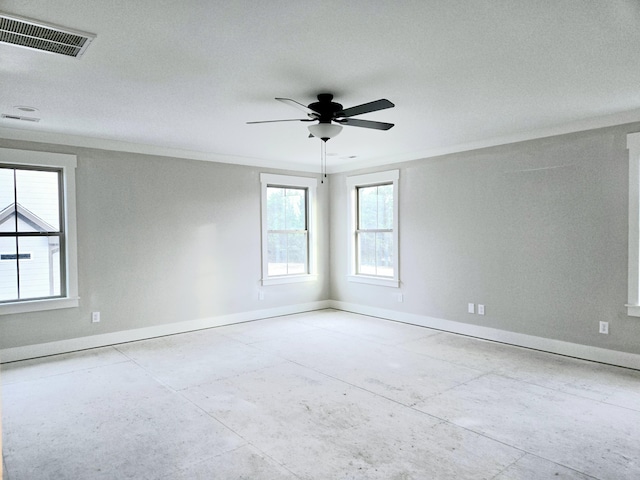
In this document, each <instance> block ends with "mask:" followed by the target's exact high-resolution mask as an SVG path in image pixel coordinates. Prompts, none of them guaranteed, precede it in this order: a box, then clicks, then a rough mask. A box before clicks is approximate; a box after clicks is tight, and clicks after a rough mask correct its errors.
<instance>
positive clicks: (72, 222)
mask: <svg viewBox="0 0 640 480" xmlns="http://www.w3.org/2000/svg"><path fill="white" fill-rule="evenodd" d="M0 163H2V164H8V165H16V166H20V165H25V166H30V167H36V168H37V167H45V168H46V167H50V168H51V167H53V168H61V169H62V181H63V192H62V195H64V197H63V199H64V208H65V216H64V220H65V244H66V255H65V261H66V263H65V270H66V282H67V283H66V289H65V290H66V296H64V297H59V298H46V299H40V300H18V301H15V302H6V303H0V315H9V314H15V313H27V312H37V311H43V310H55V309H59V308H73V307H77V306H78V304H79V297H78V244H77V238H76V237H77V227H76V166H77V163H78V162H77V158H76V156H75V155H68V154H62V153H49V152H35V151H28V150H15V149H9V148H0Z"/></svg>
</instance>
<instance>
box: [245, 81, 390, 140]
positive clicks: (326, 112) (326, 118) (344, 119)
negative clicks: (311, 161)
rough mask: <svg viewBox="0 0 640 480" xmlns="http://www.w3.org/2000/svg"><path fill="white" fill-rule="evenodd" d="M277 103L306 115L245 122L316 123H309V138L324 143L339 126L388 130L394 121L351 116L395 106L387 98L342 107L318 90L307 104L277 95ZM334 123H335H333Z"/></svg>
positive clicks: (336, 131) (337, 132) (328, 95)
mask: <svg viewBox="0 0 640 480" xmlns="http://www.w3.org/2000/svg"><path fill="white" fill-rule="evenodd" d="M276 100H278V101H279V102H282V103H286V104H287V105H291V106H292V107H294V108H297V109H298V110H302V111H303V112H304V113H306V114H307V118H292V119H286V120H264V121H258V122H247V123H248V124H254V123H273V122H315V121H318V123H316V124H314V125H310V126H309V127H308V128H309V132H310V135H309V136H310V137H317V138H319V139H321V140H322V141H323V142H326V141H327V140H329V139H330V138H333V137H335V136H336V135H338V134H339V133H340V131H341V130H342V125H347V126H351V127H362V128H372V129H374V130H389V129H390V128H391V127H393V123H384V122H374V121H371V120H361V119H358V118H351V117H354V116H356V115H362V114H365V113H370V112H376V111H378V110H384V109H386V108H391V107H395V105H394V104H393V103H391V102H390V101H389V100H387V99H386V98H382V99H380V100H375V101H373V102H368V103H363V104H362V105H356V106H355V107H350V108H345V109H343V108H342V105H340V104H339V103H336V102H334V101H333V94H331V93H321V94H319V95H318V101H317V102H313V103H310V104H309V105H303V104H301V103H299V102H296V101H295V100H291V99H290V98H276ZM334 122H335V123H334Z"/></svg>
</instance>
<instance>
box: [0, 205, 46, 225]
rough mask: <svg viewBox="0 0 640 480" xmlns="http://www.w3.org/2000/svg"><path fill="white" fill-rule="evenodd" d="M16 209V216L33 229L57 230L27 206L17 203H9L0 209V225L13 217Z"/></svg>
mask: <svg viewBox="0 0 640 480" xmlns="http://www.w3.org/2000/svg"><path fill="white" fill-rule="evenodd" d="M16 210H17V211H18V217H19V218H21V219H22V220H23V221H24V222H26V223H27V224H28V225H29V226H31V227H32V228H33V229H35V231H36V232H56V231H58V229H57V228H55V227H54V226H53V225H51V224H49V223H47V222H45V221H44V220H43V219H41V218H40V217H39V216H37V215H36V214H35V213H33V212H32V211H31V210H29V209H28V208H25V207H23V206H22V205H20V204H19V203H18V204H17V208H16V204H15V203H10V204H9V205H7V206H6V207H5V208H3V209H2V210H0V225H2V224H3V223H4V222H6V221H8V220H10V219H12V218H13V215H14V214H15V212H16Z"/></svg>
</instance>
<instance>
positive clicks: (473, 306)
mask: <svg viewBox="0 0 640 480" xmlns="http://www.w3.org/2000/svg"><path fill="white" fill-rule="evenodd" d="M467 312H469V313H476V304H475V303H469V304H468V305H467Z"/></svg>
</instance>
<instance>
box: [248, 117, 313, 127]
mask: <svg viewBox="0 0 640 480" xmlns="http://www.w3.org/2000/svg"><path fill="white" fill-rule="evenodd" d="M314 121H315V119H314V118H288V119H286V120H258V121H257V122H247V125H248V124H252V123H275V122H314Z"/></svg>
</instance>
